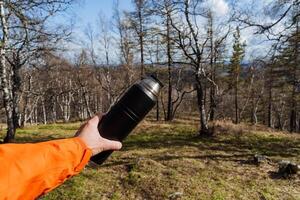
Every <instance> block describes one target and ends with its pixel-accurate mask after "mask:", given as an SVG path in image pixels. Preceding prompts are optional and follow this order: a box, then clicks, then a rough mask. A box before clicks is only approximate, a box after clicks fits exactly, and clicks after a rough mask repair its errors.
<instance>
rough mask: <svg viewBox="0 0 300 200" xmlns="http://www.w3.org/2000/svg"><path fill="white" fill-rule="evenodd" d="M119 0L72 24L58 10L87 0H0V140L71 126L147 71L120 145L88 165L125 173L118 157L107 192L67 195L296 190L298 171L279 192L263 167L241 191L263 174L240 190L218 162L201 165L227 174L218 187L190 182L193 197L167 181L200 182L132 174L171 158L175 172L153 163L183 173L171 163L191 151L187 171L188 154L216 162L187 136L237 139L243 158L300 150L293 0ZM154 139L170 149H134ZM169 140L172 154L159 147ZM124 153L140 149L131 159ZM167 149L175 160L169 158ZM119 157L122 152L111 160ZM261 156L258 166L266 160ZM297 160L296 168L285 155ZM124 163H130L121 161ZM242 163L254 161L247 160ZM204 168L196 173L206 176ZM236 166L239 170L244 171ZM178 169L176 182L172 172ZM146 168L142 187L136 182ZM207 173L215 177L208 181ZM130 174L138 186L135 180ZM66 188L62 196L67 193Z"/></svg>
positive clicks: (216, 144) (299, 24)
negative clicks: (143, 106) (141, 100)
mask: <svg viewBox="0 0 300 200" xmlns="http://www.w3.org/2000/svg"><path fill="white" fill-rule="evenodd" d="M121 1H122V0H121ZM121 1H120V0H114V1H112V2H111V4H112V8H111V16H107V15H106V14H105V13H104V12H101V11H100V10H101V7H102V6H103V5H101V3H103V2H104V1H99V2H97V3H94V4H95V5H93V6H97V7H99V13H98V14H97V20H96V21H91V22H90V23H88V24H85V26H84V27H82V28H81V30H78V29H76V27H77V25H76V20H74V21H73V20H70V19H69V18H68V17H70V18H72V17H73V16H72V14H73V13H72V8H73V7H76V6H78V5H79V6H83V5H85V4H88V3H91V2H89V1H87V0H86V1H81V0H31V1H27V0H26V1H24V0H12V1H11V0H0V20H1V23H0V28H1V29H0V37H1V45H0V132H1V134H0V138H1V139H2V141H3V143H10V142H21V143H23V142H38V141H44V140H47V139H50V138H53V139H54V138H61V137H67V136H71V135H70V134H72V133H75V131H76V129H77V128H78V126H79V124H80V123H82V122H84V121H86V120H87V119H89V118H91V117H92V116H94V115H95V113H99V112H100V113H105V112H107V111H108V110H109V108H110V107H111V106H112V105H114V103H115V102H117V101H118V99H119V98H120V97H121V95H122V94H123V93H124V92H125V91H126V90H127V89H128V88H129V87H130V86H131V85H132V84H134V83H136V82H137V81H139V80H141V79H142V78H144V77H147V76H150V75H153V76H155V77H157V79H159V80H160V81H161V82H162V83H163V84H164V87H163V89H162V90H161V91H160V93H159V96H158V99H157V102H156V106H155V107H154V108H153V109H152V110H151V112H150V114H149V115H148V116H147V118H146V119H145V121H143V123H142V125H141V126H140V127H138V129H136V130H135V131H134V134H133V135H132V136H130V137H129V139H128V141H126V142H125V143H124V148H125V152H127V154H128V155H127V154H126V153H124V154H122V151H121V152H118V153H116V156H113V158H112V160H111V161H110V162H109V163H108V164H107V165H105V166H104V168H101V169H100V170H102V171H100V172H99V174H100V175H99V176H104V174H105V173H113V171H111V170H112V169H110V166H112V167H113V169H115V168H116V170H117V171H118V170H119V171H121V172H122V173H121V172H120V173H121V175H120V176H127V175H124V173H125V172H124V171H122V170H121V167H120V166H119V165H124V166H125V167H126V166H127V167H128V165H129V166H130V167H129V169H127V168H126V169H127V170H128V174H129V175H128V177H127V179H126V178H125V186H124V184H123V185H122V184H119V183H118V180H117V179H118V178H117V177H115V176H114V175H111V176H112V177H110V178H111V180H113V181H115V182H112V183H111V184H113V185H114V184H117V183H118V184H119V185H118V186H117V189H113V190H114V191H111V189H110V188H109V187H108V186H106V187H107V190H105V189H103V191H102V192H103V193H104V194H107V196H105V195H104V196H97V194H93V195H95V196H84V195H83V194H84V193H82V195H83V196H80V197H79V196H78V199H89V198H90V199H181V198H182V199H198V198H199V199H249V198H250V197H253V198H254V199H298V198H299V197H300V191H299V187H298V189H297V184H299V180H300V179H299V178H300V176H299V175H296V177H293V178H292V180H291V182H292V183H291V185H290V188H288V189H286V190H288V191H289V192H288V193H289V194H285V195H283V194H282V193H283V191H284V190H285V189H284V188H283V189H282V187H284V186H283V185H285V182H284V181H285V180H280V181H282V182H280V183H278V184H279V186H278V185H276V183H274V184H273V182H272V181H273V179H272V177H271V178H270V177H269V178H268V181H270V182H272V184H271V185H272V186H274V188H276V189H274V188H271V189H270V188H269V189H270V190H268V189H267V191H266V190H262V191H260V192H257V193H253V194H252V193H251V191H258V190H261V185H264V184H267V185H268V184H270V183H269V182H259V184H258V183H252V184H254V185H255V187H254V186H253V188H252V189H251V191H248V192H246V194H243V191H244V190H243V189H241V191H238V190H236V191H235V192H234V193H226V192H225V191H227V190H228V188H230V184H229V182H230V180H228V179H226V177H227V176H226V173H225V171H222V170H224V169H222V170H221V169H220V170H221V171H220V172H218V169H216V171H214V170H212V169H210V170H212V171H213V172H211V173H212V174H213V175H211V176H214V177H218V176H219V175H220V174H221V175H220V177H223V178H224V177H225V178H224V180H225V179H226V181H228V182H226V181H225V183H224V185H222V183H220V184H221V188H223V189H222V190H221V191H219V190H217V193H214V192H211V190H209V191H205V189H204V188H201V187H200V189H199V191H200V193H201V192H203V191H204V194H210V195H208V196H205V195H204V196H202V197H197V194H198V193H197V192H195V191H197V190H196V189H195V190H192V189H191V188H190V189H189V190H185V189H183V190H182V191H181V190H180V189H178V188H184V187H189V186H191V185H192V186H193V187H197V185H198V184H199V185H201V184H202V183H201V182H199V183H195V182H193V183H190V184H191V185H188V186H186V185H184V186H183V185H178V186H177V187H175V186H174V185H172V184H173V183H172V184H171V183H170V182H167V183H164V181H166V179H163V178H162V180H154V179H145V180H144V179H143V178H145V177H144V176H146V175H143V173H145V174H147V173H159V174H160V173H162V175H161V176H162V177H164V176H167V177H165V178H170V177H169V176H172V174H171V175H170V174H167V175H166V174H164V172H163V171H164V170H166V169H165V167H166V166H170V167H172V166H175V168H176V167H178V168H176V169H173V170H177V171H176V172H174V171H172V172H165V173H175V175H174V176H175V177H177V179H178V180H179V177H180V178H181V179H182V178H183V177H182V176H184V173H187V172H186V171H184V170H183V169H181V168H180V166H181V167H182V166H185V165H186V164H185V163H187V165H191V166H193V162H194V161H191V160H192V159H198V160H196V161H195V162H197V163H195V165H194V168H193V169H191V170H192V171H193V170H195V171H198V170H200V171H203V166H202V164H203V163H202V162H200V161H199V159H200V160H201V159H204V160H205V162H209V161H207V159H208V160H209V159H212V162H217V161H216V160H215V158H211V157H209V156H208V157H205V158H204V157H203V158H201V156H204V155H201V156H199V155H198V154H197V152H198V150H197V151H196V150H195V149H193V148H192V147H194V148H196V147H197V148H199V149H200V150H201V149H202V150H203V148H204V152H206V153H211V151H214V150H216V151H222V152H223V151H224V152H225V151H226V152H227V153H228V152H231V153H232V152H236V153H238V152H239V151H238V149H239V148H242V149H246V150H245V152H247V155H246V154H243V156H244V157H243V156H242V158H243V159H249V156H250V159H252V157H253V156H254V159H257V156H258V157H259V159H260V156H262V157H263V160H265V156H266V157H271V160H272V159H273V157H274V159H275V160H276V162H275V161H274V160H272V162H274V163H277V161H278V162H279V160H284V159H288V160H289V161H293V162H300V157H299V155H300V150H299V149H300V136H299V133H300V101H299V100H300V65H299V63H300V54H299V52H300V1H298V0H286V1H282V0H273V1H270V0H259V1H254V0H245V1H235V0H219V1H218V0H132V1H128V3H129V4H130V9H123V8H122V7H121V6H120V5H121V3H122V2H121ZM82 17H83V18H84V16H82ZM74 126H75V128H74ZM48 129H49V130H48ZM59 130H61V131H62V132H61V133H58V132H59ZM64 131H65V132H66V135H65V134H64ZM50 132H53V134H54V136H52V135H51V134H50ZM160 133H162V135H160ZM172 133H173V134H172ZM252 133H253V134H252ZM55 134H58V135H55ZM226 134H229V135H228V137H227V136H226ZM268 134H274V135H272V136H270V135H268ZM269 136H270V137H275V138H272V139H270V138H269ZM155 139H157V140H158V141H156V142H155ZM269 139H270V140H269ZM273 139H274V140H273ZM164 140H166V144H170V148H171V146H172V145H174V148H175V147H176V148H175V150H174V149H173V150H171V149H168V150H166V156H165V157H164V156H163V155H161V156H162V157H164V158H161V157H151V156H150V157H147V156H146V155H150V154H151V152H148V150H149V149H150V150H151V149H152V148H153V149H155V148H162V147H161V146H164V144H163V141H164ZM226 143H228V146H226ZM159 144H161V145H159ZM229 144H230V145H232V149H231V148H230V147H229ZM147 145H149V146H147ZM156 145H158V146H156ZM239 145H241V146H240V147H239ZM260 145H261V147H260ZM186 146H189V147H186ZM249 146H251V147H249ZM177 147H178V148H177ZM179 147H182V148H179ZM222 147H223V148H224V149H222ZM132 148H137V149H140V152H135V151H134V150H133V149H132ZM185 148H187V152H190V153H191V157H188V156H187V155H186V154H187V152H185V151H184V149H185ZM189 148H191V149H189ZM219 148H220V149H219ZM150 150H149V151H150ZM227 150H228V151H227ZM144 151H145V152H144ZM158 151H159V152H161V154H163V152H164V151H163V150H161V149H160V150H158ZM173 151H174V152H177V153H176V155H169V154H172V152H173ZM281 151H285V153H286V154H281V153H282V152H281ZM142 152H143V153H142ZM177 154H178V155H177ZM194 154H195V156H194V157H193V155H194ZM233 154H234V155H236V154H235V153H233ZM134 155H136V157H142V159H140V160H139V159H138V160H136V159H133V158H132V156H134ZM126 156H128V157H126ZM176 156H177V157H178V159H179V160H180V159H185V160H182V162H181V163H176V162H175V158H174V157H176ZM226 156H227V155H226ZM226 156H225V157H226ZM124 157H125V158H124ZM225 157H224V160H226V161H224V163H226V164H225V168H226V169H229V168H230V169H232V170H234V168H238V169H237V170H241V171H243V170H242V169H240V168H242V167H240V166H239V167H236V166H235V165H232V163H231V164H228V163H230V161H228V159H229V157H226V158H225ZM237 157H238V155H237ZM123 158H124V159H125V160H126V159H127V158H128V159H129V158H130V159H129V160H128V161H127V162H123V163H122V161H124V159H123ZM221 158H223V157H222V156H221V157H220V159H221ZM122 159H123V160H122ZM147 159H149V160H147ZM160 159H162V160H160ZM188 159H190V160H188ZM267 159H269V158H267ZM217 160H218V159H217ZM118 162H119V163H120V164H114V163H118ZM149 162H150V163H149ZM154 162H155V163H154ZM165 162H167V163H165ZM178 162H179V161H178ZM218 162H219V161H218ZM218 162H217V163H214V164H213V165H214V167H217V165H218ZM220 162H221V161H220ZM259 162H260V161H259ZM128 163H129V164H128ZM132 163H133V164H132ZM274 163H273V165H272V167H273V168H274V170H275V167H274V166H275V164H274ZM291 163H292V162H291ZM116 165H117V166H116ZM145 165H146V166H147V165H155V166H156V167H157V168H156V169H157V170H158V171H151V169H150V168H149V169H148V168H143V167H145ZM265 165H266V164H265ZM265 165H264V167H263V168H268V167H266V166H265ZM293 165H294V164H293ZM201 166H202V167H201ZM114 167H115V168H114ZM118 167H119V168H118ZM148 167H149V166H148ZM247 167H249V166H248V165H247ZM297 167H298V169H299V168H300V167H299V166H297V164H296V168H297ZM179 168H180V169H179ZM204 168H205V167H204ZM249 168H251V166H250V167H249ZM273 168H272V169H273ZM89 170H90V169H89ZM134 170H141V171H142V172H141V171H139V172H138V173H140V174H138V173H137V172H134V173H132V172H131V171H134ZM143 170H146V171H143ZM147 170H150V171H147ZM182 170H183V171H182ZM251 170H254V171H255V167H253V168H251ZM251 170H250V172H249V173H252V171H251ZM204 171H205V170H204ZM254 171H253V174H255V173H254ZM206 172H207V174H206V175H205V176H204V175H203V174H202V175H203V176H204V177H206V176H207V177H210V175H209V172H208V171H206ZM84 173H86V174H84V175H86V177H85V178H82V176H81V178H80V177H79V178H75V179H74V180H73V179H72V180H71V182H68V183H67V186H64V187H66V188H67V189H66V188H59V190H58V192H57V193H55V192H54V193H53V196H51V194H50V196H48V197H46V199H47V198H49V199H57V198H59V196H60V194H61V193H65V190H66V191H67V190H68V189H69V190H70V191H72V192H73V193H74V194H75V193H80V191H79V192H78V191H77V190H76V189H74V188H73V189H72V184H75V185H76V184H78V185H80V183H81V182H84V183H86V184H87V185H89V184H92V183H94V182H92V183H91V182H89V181H90V180H89V179H88V176H93V175H94V172H93V171H92V170H90V171H87V172H84ZM101 173H102V174H101ZM126 173H127V172H126ZM176 173H183V174H180V176H179V175H178V176H177V175H176ZM202 173H204V172H202ZM241 173H242V172H241ZM247 173H248V172H247ZM259 173H261V171H260V172H259ZM296 173H297V172H296ZM141 174H142V175H141ZM253 174H251V176H252V177H253V176H255V175H253ZM235 175H236V174H234V175H233V176H235ZM189 176H191V175H189ZM245 176H249V179H251V177H250V175H249V174H247V175H245ZM258 176H259V177H260V178H261V176H260V175H258ZM152 178H153V177H152ZM210 178H211V177H210ZM210 178H208V179H209V180H211V179H210ZM107 179H108V178H107ZM181 179H180V180H179V182H181V183H182V184H184V183H185V182H184V181H183V180H181ZM269 179H270V180H269ZM122 180H123V179H122ZM151 180H154V182H153V184H154V185H153V186H152V187H153V188H151V186H150V188H146V185H147V184H150V183H149V182H151ZM205 180H206V179H203V180H202V179H201V181H204V182H205ZM72 181H73V182H72ZM77 181H78V182H77ZM93 181H95V182H96V181H99V180H98V179H96V180H93ZM174 181H175V180H174ZM243 181H245V180H240V182H235V183H234V184H236V187H241V186H238V185H239V183H245V182H243ZM258 181H263V180H260V179H259V180H258ZM108 182H109V181H108ZM246 182H247V181H246ZM68 184H69V185H68ZM143 184H145V185H143ZM161 184H166V185H168V186H169V187H168V188H169V189H170V188H173V186H174V188H175V189H174V190H180V192H177V193H176V192H175V193H174V192H173V190H172V191H171V189H170V190H167V191H166V192H167V193H164V191H162V190H159V188H160V187H161ZM174 184H175V183H174ZM178 184H179V183H178ZM210 184H211V185H210V186H211V187H218V185H215V182H212V183H210ZM247 184H248V182H247ZM247 184H246V185H247ZM133 185H135V187H134V188H135V189H132V187H133ZM137 185H140V186H141V187H142V189H136V187H138V186H137ZM150 185H151V184H150ZM175 185H176V184H175ZM250 185H251V184H250V183H249V185H247V186H249V187H250ZM298 186H299V185H298ZM143 187H144V188H143ZM233 187H235V186H233ZM270 187H271V186H270ZM70 188H71V189H70ZM86 188H88V186H87V187H86ZM104 188H105V187H104ZM120 188H122V189H120ZM124 188H125V189H124ZM126 188H127V189H128V188H129V189H128V190H127V189H126ZM176 188H177V189H176ZM278 188H280V189H278ZM97 189H99V188H97ZM281 189H282V190H281ZM82 190H83V191H84V190H85V189H82ZM212 190H213V189H212ZM273 190H274V191H273ZM107 191H109V192H107ZM128 191H129V192H128ZM199 191H198V192H199ZM275 191H276V192H275ZM278 191H279V192H278ZM72 192H70V194H68V193H67V194H66V197H65V199H77V198H76V197H74V196H72V195H73V193H72ZM105 192H107V193H105ZM193 192H194V193H193ZM218 192H219V193H218ZM186 194H187V196H185V195H186ZM55 195H57V196H55ZM68 195H70V196H68ZM172 195H173V196H172ZM252 195H254V196H252ZM100 197H101V198H100Z"/></svg>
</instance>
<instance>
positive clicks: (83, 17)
mask: <svg viewBox="0 0 300 200" xmlns="http://www.w3.org/2000/svg"><path fill="white" fill-rule="evenodd" d="M114 2H115V0H81V1H80V2H79V3H77V4H75V5H74V6H73V8H72V9H71V12H73V13H74V14H75V17H76V19H77V23H78V26H79V27H81V28H82V27H85V26H86V24H88V23H95V22H96V21H97V19H98V15H99V13H102V14H104V15H105V16H106V17H107V18H111V17H112V14H113V6H114ZM119 7H120V9H121V10H131V9H132V5H131V0H119Z"/></svg>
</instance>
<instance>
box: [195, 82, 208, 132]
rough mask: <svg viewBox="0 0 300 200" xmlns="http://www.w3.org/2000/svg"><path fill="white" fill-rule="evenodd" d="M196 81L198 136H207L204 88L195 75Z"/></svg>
mask: <svg viewBox="0 0 300 200" xmlns="http://www.w3.org/2000/svg"><path fill="white" fill-rule="evenodd" d="M196 80H197V83H196V91H197V103H198V109H199V113H200V125H201V127H200V131H199V134H200V136H209V135H211V133H210V132H209V129H208V123H207V120H206V112H205V100H204V90H203V86H202V83H201V81H200V80H199V78H198V77H196Z"/></svg>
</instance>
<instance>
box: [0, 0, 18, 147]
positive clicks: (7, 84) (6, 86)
mask: <svg viewBox="0 0 300 200" xmlns="http://www.w3.org/2000/svg"><path fill="white" fill-rule="evenodd" d="M0 17H1V25H2V41H1V42H2V44H1V47H0V56H1V57H0V76H1V77H0V78H1V86H2V87H1V88H2V92H3V102H4V107H5V113H6V123H7V132H6V137H5V138H4V142H11V141H12V140H13V139H14V137H15V132H16V128H15V126H14V120H13V97H12V86H11V73H10V71H11V70H12V69H9V68H10V65H7V64H6V60H5V59H6V58H5V56H6V48H7V42H8V24H7V22H6V16H5V9H4V2H3V1H0Z"/></svg>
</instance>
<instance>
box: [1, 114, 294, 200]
mask: <svg viewBox="0 0 300 200" xmlns="http://www.w3.org/2000/svg"><path fill="white" fill-rule="evenodd" d="M197 124H198V123H197V121H196V120H191V119H189V120H176V121H175V122H172V123H164V122H153V121H150V120H148V121H144V122H143V123H142V124H141V125H139V127H138V128H137V129H136V130H135V131H134V133H133V134H131V135H130V136H129V137H128V139H126V141H124V143H123V149H122V150H121V151H119V152H115V153H114V154H113V155H112V156H111V157H110V159H108V160H107V161H106V162H105V163H104V164H103V165H102V166H100V167H97V168H95V167H93V166H87V167H86V168H85V169H84V170H83V171H82V173H80V175H78V176H75V177H73V178H72V179H70V180H68V181H67V182H66V183H65V184H63V185H62V186H60V187H59V188H57V189H55V190H54V191H52V192H50V193H49V194H48V195H46V196H44V197H43V198H42V199H45V200H46V199H66V200H67V199H68V200H69V199H95V200H96V199H97V200H98V199H114V200H117V199H158V200H160V199H204V200H205V199H212V200H222V199H245V200H246V199H247V200H248V199H261V200H265V199H268V200H269V199H281V200H283V199H297V200H300V174H298V175H295V176H293V177H289V178H282V177H280V176H278V175H277V174H276V172H277V170H278V163H277V162H278V161H280V160H290V161H294V162H296V163H298V164H300V135H299V134H289V133H284V132H275V131H272V130H270V129H267V128H265V127H262V126H250V125H245V124H244V125H233V124H231V123H228V122H217V123H216V129H215V130H216V134H215V136H214V137H211V138H200V137H198V136H197V129H198V126H197ZM78 127H79V123H69V124H52V125H37V126H29V127H26V128H24V129H19V130H18V131H17V141H18V142H37V141H45V140H50V139H56V138H66V137H70V136H72V135H73V134H74V133H75V132H76V130H77V128H78ZM2 132H3V131H2ZM2 134H3V133H2ZM0 136H1V137H3V135H1V134H0ZM255 154H261V155H265V156H267V157H268V158H269V159H270V160H268V161H266V162H264V163H263V164H261V165H259V166H256V165H255V164H252V163H251V162H249V160H251V159H252V158H253V155H255Z"/></svg>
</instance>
